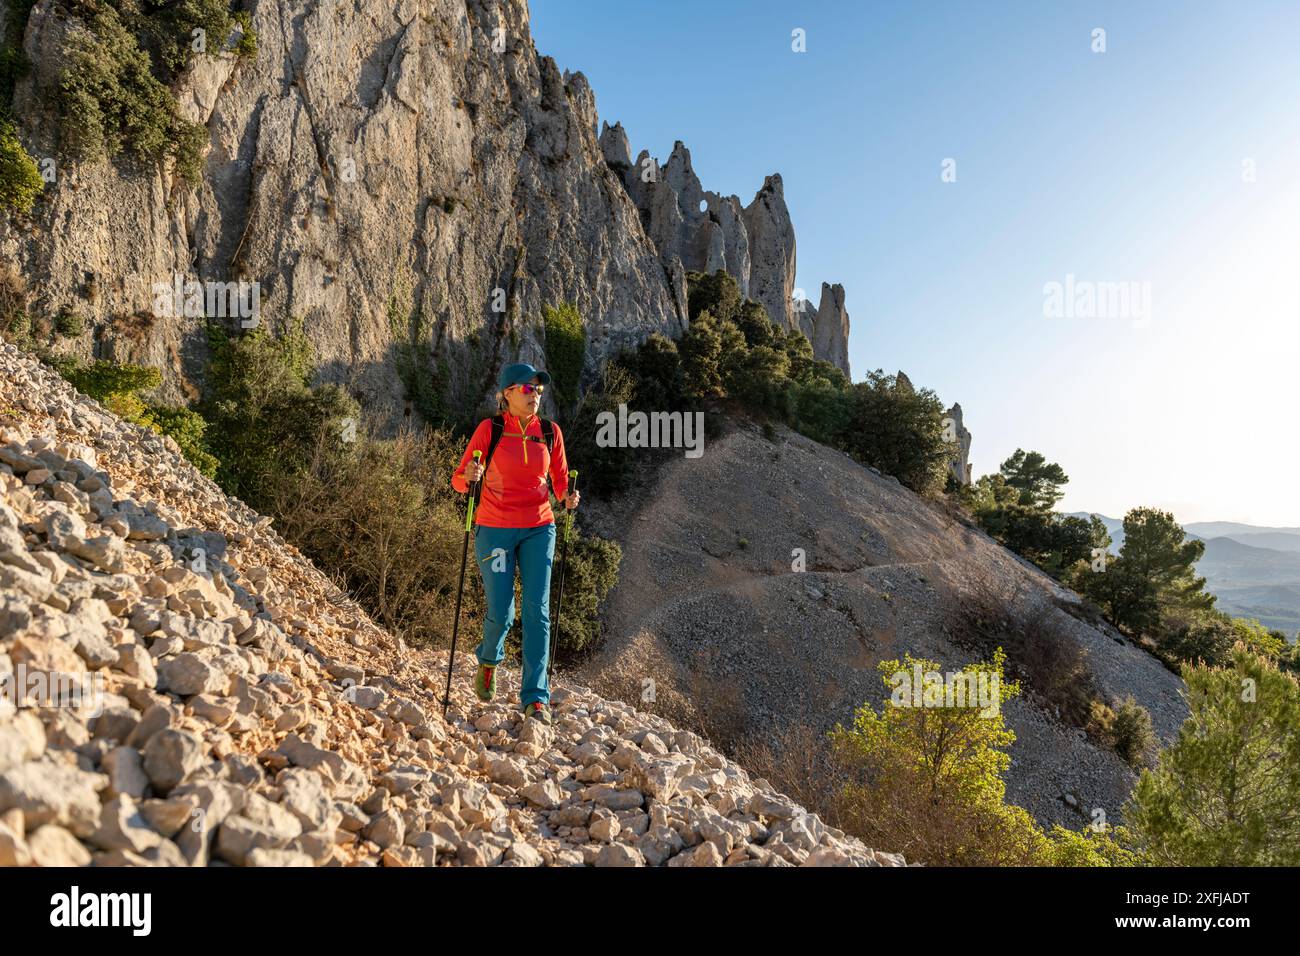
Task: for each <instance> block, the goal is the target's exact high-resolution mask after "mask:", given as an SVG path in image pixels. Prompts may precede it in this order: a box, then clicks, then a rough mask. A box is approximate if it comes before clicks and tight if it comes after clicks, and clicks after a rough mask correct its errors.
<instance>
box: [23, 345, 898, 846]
mask: <svg viewBox="0 0 1300 956" xmlns="http://www.w3.org/2000/svg"><path fill="white" fill-rule="evenodd" d="M269 524H270V519H269V518H264V517H261V516H259V515H257V514H255V513H253V512H252V511H251V510H250V509H249V508H248V507H247V506H246V505H244V504H242V503H241V502H239V501H236V500H235V499H231V498H227V497H226V496H225V495H224V494H223V493H222V492H221V490H220V489H219V488H217V486H216V485H214V484H213V483H212V482H210V481H208V480H207V479H205V478H203V477H202V476H201V475H199V473H198V472H196V471H195V470H194V468H193V467H191V466H190V465H189V464H188V463H187V462H185V461H184V459H182V458H181V457H180V455H179V454H178V453H177V451H176V448H175V446H174V444H173V443H171V440H170V439H164V438H162V437H161V436H159V435H156V434H154V433H153V432H150V431H148V430H145V429H142V428H140V427H139V426H136V425H130V424H127V423H126V422H123V421H122V420H120V419H118V418H117V417H116V416H114V415H111V414H109V413H108V412H106V411H104V409H103V408H101V407H100V406H99V405H97V404H96V403H94V402H92V401H90V400H88V399H86V398H84V397H83V396H79V395H77V394H76V393H75V392H74V391H73V389H72V388H71V386H69V385H68V384H67V383H66V382H64V381H62V380H61V379H60V378H59V377H58V376H57V375H55V374H54V373H53V372H51V371H50V370H49V369H47V368H44V367H43V366H41V365H39V364H38V363H36V362H34V361H32V360H31V359H30V358H25V357H23V356H21V355H20V354H19V353H18V352H17V350H16V349H14V348H13V347H12V346H9V345H6V344H3V343H0V688H2V689H3V691H4V692H3V693H2V694H0V867H4V866H14V865H19V866H23V865H32V864H35V865H40V866H80V865H85V864H91V863H93V864H95V865H110V866H112V865H137V866H146V865H147V866H165V865H176V866H184V865H199V866H202V865H206V864H208V863H213V862H216V863H222V864H229V865H237V866H313V865H316V866H341V865H353V866H373V865H383V866H433V865H437V866H447V865H453V866H454V865H461V866H491V865H502V866H538V865H544V864H546V865H583V864H587V865H595V866H644V865H667V866H717V865H727V866H791V865H803V866H825V865H847V866H882V865H883V866H894V865H900V864H902V862H903V861H902V859H901V858H900V857H898V856H896V855H893V854H888V853H881V852H876V851H873V850H871V849H869V848H868V847H866V846H864V845H863V844H862V843H861V842H859V841H858V840H856V839H854V838H852V837H849V836H846V835H845V834H844V833H842V832H841V831H839V830H837V829H835V828H833V827H830V826H828V825H827V824H825V823H824V822H823V821H822V820H821V819H820V818H818V817H817V816H816V815H815V814H811V813H808V812H807V811H806V810H804V808H802V807H800V806H798V805H797V804H796V803H795V802H794V801H793V800H791V799H790V798H789V797H788V796H785V795H784V794H781V793H779V792H777V791H775V790H774V789H773V788H772V787H771V786H770V785H769V784H768V783H767V782H766V781H765V780H762V779H760V778H752V777H751V776H750V775H749V774H748V773H746V771H745V770H744V769H742V768H741V767H739V766H738V765H736V764H735V763H733V762H732V761H730V760H728V759H727V758H726V757H724V756H723V755H722V754H720V753H719V752H718V751H717V750H716V749H714V747H713V746H711V745H710V744H709V743H708V741H706V740H704V739H702V738H700V737H699V736H697V735H696V734H694V733H692V732H690V731H685V730H678V729H676V728H675V727H674V726H673V725H672V724H670V723H669V722H668V721H666V720H665V719H663V718H662V717H659V716H656V715H654V714H650V713H643V712H640V711H638V710H637V709H635V708H633V707H631V706H628V705H627V704H623V703H619V702H618V701H611V700H605V699H602V698H600V697H598V696H597V695H595V694H593V693H592V692H591V691H590V690H588V689H587V688H584V687H580V686H575V685H572V684H569V683H568V682H567V681H565V680H560V681H557V683H556V685H555V688H554V690H553V695H552V702H553V704H554V714H555V718H556V721H555V724H554V725H553V726H549V727H547V726H542V725H541V724H539V723H538V722H537V721H532V720H528V721H525V720H522V719H521V715H520V714H519V712H518V710H517V709H516V708H515V707H514V706H512V704H511V703H510V701H511V700H512V699H514V700H517V695H518V686H519V684H518V681H519V676H518V672H517V671H511V670H507V669H503V670H504V671H505V672H504V673H502V675H501V677H502V682H501V687H500V697H499V699H498V700H496V701H494V702H492V703H490V704H483V703H481V702H480V701H478V700H477V698H475V697H474V695H473V693H472V691H471V690H470V682H471V680H472V676H473V663H474V661H473V654H472V653H470V652H464V651H462V653H461V654H460V655H458V658H457V664H458V667H457V672H456V677H455V680H454V682H453V685H452V696H451V704H450V708H449V710H448V713H447V718H446V719H445V720H444V719H443V717H442V714H441V699H442V693H443V686H444V685H443V681H444V679H445V677H444V675H445V673H446V666H447V657H446V652H445V651H438V652H428V651H417V650H413V649H411V648H408V647H406V646H405V645H403V643H402V642H401V641H400V640H398V639H396V638H394V637H393V636H392V635H391V634H388V633H387V632H385V631H383V630H382V629H380V628H379V627H377V626H376V625H375V624H374V623H373V622H372V621H371V620H370V619H369V618H368V617H367V616H366V615H365V613H364V612H363V611H362V610H361V609H360V608H358V607H357V606H356V605H355V604H354V603H352V602H351V601H350V600H349V599H348V598H347V597H346V596H345V595H343V594H341V593H340V592H339V591H338V590H337V588H335V587H334V586H333V585H332V584H331V583H330V582H329V580H328V578H326V577H325V575H323V574H321V573H320V572H319V571H318V570H317V569H316V568H314V567H313V566H312V565H311V564H310V563H309V562H308V561H307V560H305V559H304V558H303V557H302V555H301V554H299V553H298V552H297V551H296V550H295V549H294V548H293V547H291V546H289V545H287V544H286V543H285V542H284V541H283V540H282V539H281V538H280V537H279V536H278V535H277V534H276V533H275V532H274V531H272V530H271V529H270V528H269V527H268V526H269ZM462 640H463V635H462Z"/></svg>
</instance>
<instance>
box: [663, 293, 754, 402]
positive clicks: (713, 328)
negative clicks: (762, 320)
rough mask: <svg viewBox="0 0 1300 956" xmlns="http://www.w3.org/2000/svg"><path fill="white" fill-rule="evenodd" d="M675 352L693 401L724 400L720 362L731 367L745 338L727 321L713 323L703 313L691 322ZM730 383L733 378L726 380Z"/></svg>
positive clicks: (705, 313)
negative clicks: (679, 358) (680, 361)
mask: <svg viewBox="0 0 1300 956" xmlns="http://www.w3.org/2000/svg"><path fill="white" fill-rule="evenodd" d="M677 351H678V353H679V354H680V355H681V357H682V377H683V383H684V385H685V388H686V392H687V394H689V395H691V396H693V397H694V398H697V399H710V398H724V397H726V395H727V388H726V384H727V380H724V377H723V372H724V368H729V366H724V360H725V361H726V362H727V363H733V362H735V361H736V360H737V355H743V354H744V352H745V336H744V334H743V333H742V332H741V331H740V329H739V328H738V327H737V326H736V323H734V322H732V321H730V320H729V319H717V318H715V317H714V316H713V315H712V314H711V313H710V312H708V311H707V310H705V311H703V312H701V313H700V314H699V315H698V316H697V317H696V318H695V319H693V320H692V321H691V325H690V328H688V329H687V330H686V332H685V334H684V335H682V338H681V341H680V342H679V343H678V345H677ZM728 379H729V380H731V381H734V378H731V377H730V376H728Z"/></svg>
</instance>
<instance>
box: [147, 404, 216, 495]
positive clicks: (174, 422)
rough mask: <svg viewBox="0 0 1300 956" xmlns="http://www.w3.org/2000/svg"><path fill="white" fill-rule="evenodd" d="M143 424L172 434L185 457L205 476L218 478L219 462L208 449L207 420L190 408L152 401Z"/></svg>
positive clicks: (166, 433) (163, 432)
mask: <svg viewBox="0 0 1300 956" xmlns="http://www.w3.org/2000/svg"><path fill="white" fill-rule="evenodd" d="M141 424H144V425H148V426H149V427H150V428H152V429H153V430H154V431H157V432H162V434H164V435H167V436H168V437H170V438H171V439H172V440H173V441H174V442H176V446H177V447H178V448H180V450H181V454H182V455H184V456H185V459H186V460H187V461H188V462H189V463H190V464H191V465H193V466H194V467H195V468H197V469H198V470H199V472H200V473H201V474H203V475H204V476H205V477H208V478H213V479H215V478H216V477H217V467H218V465H219V464H220V462H218V461H217V459H216V457H215V456H214V455H213V454H212V453H211V452H210V451H209V450H208V445H207V437H206V435H207V429H208V423H207V421H206V420H205V419H204V417H203V416H202V415H200V414H199V413H198V412H196V411H193V410H192V409H189V408H173V407H170V406H167V405H152V404H151V405H149V407H148V409H147V410H146V412H145V415H144V418H143V420H142V421H141Z"/></svg>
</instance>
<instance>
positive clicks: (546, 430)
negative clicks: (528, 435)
mask: <svg viewBox="0 0 1300 956" xmlns="http://www.w3.org/2000/svg"><path fill="white" fill-rule="evenodd" d="M540 421H541V423H542V440H543V441H544V442H546V452H547V454H550V455H554V454H555V423H554V422H553V421H551V420H550V419H549V418H542V419H540ZM546 487H547V488H548V489H550V492H551V494H555V487H554V486H553V485H552V484H551V474H550V472H549V471H548V472H547V473H546Z"/></svg>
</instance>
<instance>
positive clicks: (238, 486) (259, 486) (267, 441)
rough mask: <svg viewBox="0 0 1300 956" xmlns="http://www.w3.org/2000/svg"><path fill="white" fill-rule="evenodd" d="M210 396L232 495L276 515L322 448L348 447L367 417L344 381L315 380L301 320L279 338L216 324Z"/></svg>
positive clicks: (207, 414)
mask: <svg viewBox="0 0 1300 956" xmlns="http://www.w3.org/2000/svg"><path fill="white" fill-rule="evenodd" d="M208 344H209V347H210V350H211V355H212V358H211V363H210V365H209V369H208V384H209V395H208V396H207V398H206V399H205V401H204V402H203V404H202V406H201V409H200V410H201V411H202V413H203V416H204V418H206V419H207V420H208V422H209V424H210V428H209V432H208V435H209V441H210V443H211V445H212V448H213V451H214V453H215V454H216V456H217V458H218V459H220V461H221V466H220V469H219V471H218V474H217V480H218V482H219V483H220V484H221V487H222V488H224V489H225V490H226V491H227V492H228V493H230V494H233V495H236V496H237V497H239V498H242V499H243V500H244V501H247V502H248V503H249V504H251V505H252V506H253V507H254V508H256V509H258V510H259V511H262V512H264V513H267V514H275V511H274V506H275V505H276V504H277V503H278V502H280V501H282V500H283V493H282V491H281V488H282V487H283V486H285V485H288V486H289V487H292V485H293V483H294V482H295V481H296V480H298V478H299V477H300V475H301V473H302V472H303V470H304V469H305V468H306V466H307V464H308V463H309V462H312V461H315V460H316V458H317V457H318V456H319V455H320V454H321V448H322V447H326V448H333V449H336V450H341V448H342V445H343V444H344V443H345V442H344V439H345V437H346V436H347V434H348V432H349V428H351V429H355V428H356V427H357V425H358V423H359V421H360V410H359V408H358V406H357V403H356V402H355V401H354V400H353V399H352V398H351V397H350V396H349V395H348V394H347V393H346V392H344V391H343V389H342V388H340V387H339V386H337V385H313V384H311V376H312V372H313V365H312V353H311V348H310V346H309V344H308V342H307V338H306V336H305V335H304V334H303V333H302V329H301V326H300V325H294V326H292V327H290V328H289V329H287V330H285V331H284V332H283V334H281V335H280V336H278V337H273V336H271V335H270V334H268V333H267V331H266V330H265V328H257V329H253V330H251V331H249V332H246V333H243V334H235V335H231V334H230V333H227V332H226V331H225V330H224V329H220V328H218V327H217V326H215V325H211V326H209V328H208Z"/></svg>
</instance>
